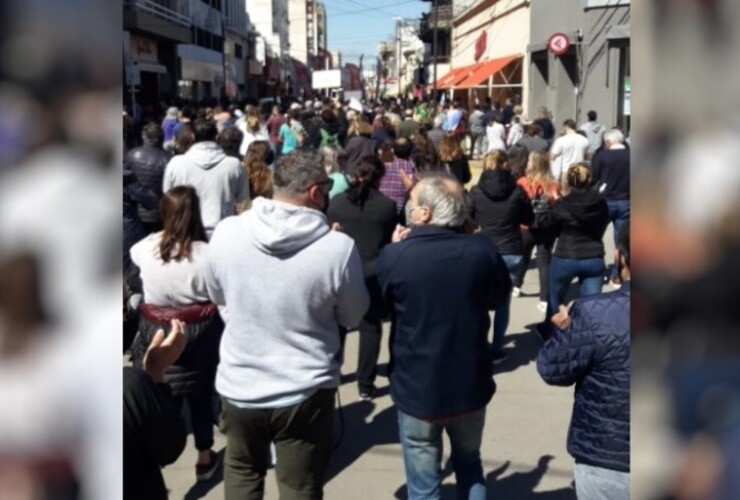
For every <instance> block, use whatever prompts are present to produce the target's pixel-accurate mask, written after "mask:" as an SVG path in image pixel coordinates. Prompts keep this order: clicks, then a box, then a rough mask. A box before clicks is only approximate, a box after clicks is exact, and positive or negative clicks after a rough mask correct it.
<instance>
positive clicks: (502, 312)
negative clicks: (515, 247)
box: [491, 254, 524, 352]
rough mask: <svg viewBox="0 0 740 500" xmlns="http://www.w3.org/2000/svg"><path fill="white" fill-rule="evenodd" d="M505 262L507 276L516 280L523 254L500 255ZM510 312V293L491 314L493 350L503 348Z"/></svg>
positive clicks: (501, 349)
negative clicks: (507, 271)
mask: <svg viewBox="0 0 740 500" xmlns="http://www.w3.org/2000/svg"><path fill="white" fill-rule="evenodd" d="M501 257H502V258H503V259H504V262H505V263H506V268H507V269H508V270H509V278H511V282H512V283H515V282H516V277H517V275H518V274H519V272H520V269H521V267H522V264H523V263H524V256H523V255H513V254H507V255H502V256H501ZM510 312H511V294H509V296H508V297H507V298H506V301H505V302H504V303H503V305H501V307H499V308H498V309H496V310H495V311H494V314H493V344H492V345H491V350H492V351H493V352H501V351H503V349H504V337H505V336H506V329H507V328H509V316H510Z"/></svg>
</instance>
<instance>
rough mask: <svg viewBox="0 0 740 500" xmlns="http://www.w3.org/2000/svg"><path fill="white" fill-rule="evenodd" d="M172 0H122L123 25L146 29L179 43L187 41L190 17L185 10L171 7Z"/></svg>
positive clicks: (188, 38)
mask: <svg viewBox="0 0 740 500" xmlns="http://www.w3.org/2000/svg"><path fill="white" fill-rule="evenodd" d="M171 3H172V2H168V1H167V0H160V1H158V2H155V1H153V0H124V3H123V27H124V29H129V30H140V31H146V32H149V33H151V34H154V35H159V36H161V37H164V38H170V39H172V40H176V41H178V42H181V43H189V42H190V41H191V40H190V38H191V36H190V25H191V23H190V19H189V17H188V16H187V15H186V14H187V13H185V12H179V11H177V10H174V9H171V8H170V7H169V5H170V4H171Z"/></svg>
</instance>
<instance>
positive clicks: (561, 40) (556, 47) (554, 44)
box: [547, 33, 570, 56]
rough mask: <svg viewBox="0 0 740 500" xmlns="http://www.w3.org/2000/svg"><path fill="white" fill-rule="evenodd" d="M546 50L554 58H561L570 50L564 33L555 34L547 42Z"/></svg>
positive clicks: (568, 41) (568, 40)
mask: <svg viewBox="0 0 740 500" xmlns="http://www.w3.org/2000/svg"><path fill="white" fill-rule="evenodd" d="M547 49H548V50H549V51H550V52H552V54H553V55H555V56H562V55H563V54H565V53H566V52H568V49H570V39H569V38H568V35H566V34H565V33H555V34H553V35H552V36H551V37H550V39H549V40H547Z"/></svg>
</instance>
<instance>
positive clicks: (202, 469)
mask: <svg viewBox="0 0 740 500" xmlns="http://www.w3.org/2000/svg"><path fill="white" fill-rule="evenodd" d="M220 465H221V455H218V454H216V453H213V452H211V461H210V462H208V463H207V464H198V465H196V466H195V477H196V479H197V480H198V481H209V480H210V479H211V478H212V477H213V475H214V474H215V473H216V471H217V470H218V468H219V466H220Z"/></svg>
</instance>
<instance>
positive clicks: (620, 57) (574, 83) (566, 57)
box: [526, 0, 631, 131]
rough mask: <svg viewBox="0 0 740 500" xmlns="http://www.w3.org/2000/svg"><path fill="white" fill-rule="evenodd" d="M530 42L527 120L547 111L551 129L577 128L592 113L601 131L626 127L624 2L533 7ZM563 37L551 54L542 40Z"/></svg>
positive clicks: (565, 0)
mask: <svg viewBox="0 0 740 500" xmlns="http://www.w3.org/2000/svg"><path fill="white" fill-rule="evenodd" d="M531 14H532V21H531V25H532V43H531V44H530V45H529V46H528V47H527V53H528V61H527V65H528V67H529V74H530V85H529V90H528V95H527V96H526V102H527V103H528V109H529V110H531V111H530V113H529V115H530V117H531V118H535V117H536V112H537V110H538V109H539V108H540V107H543V106H544V107H547V108H548V109H549V110H550V112H551V113H552V116H553V120H554V121H555V125H556V126H558V127H559V126H560V125H561V124H562V122H563V121H564V120H566V119H568V118H570V119H575V120H576V122H577V123H578V124H579V125H580V124H581V123H583V122H584V121H585V120H586V114H587V112H588V111H590V110H594V111H596V112H597V114H598V120H599V122H600V123H601V124H603V125H604V126H607V127H614V126H621V127H624V129H625V130H626V131H628V130H629V127H630V120H629V116H630V112H631V109H630V102H631V80H630V57H629V53H630V29H629V22H630V2H629V0H612V1H610V2H606V1H603V0H559V1H558V2H533V4H532V9H531ZM558 33H559V34H562V35H564V39H566V40H567V43H565V44H563V49H567V50H563V51H562V53H558V54H557V55H556V54H555V53H554V52H561V51H557V50H556V51H553V50H552V47H550V48H548V40H550V39H551V37H552V36H553V35H555V34H558Z"/></svg>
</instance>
